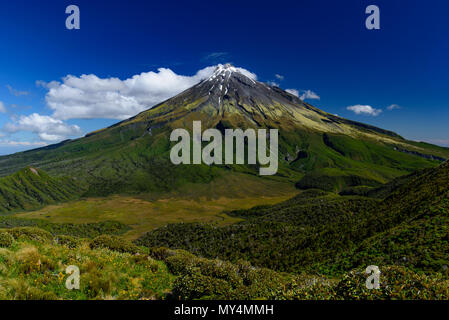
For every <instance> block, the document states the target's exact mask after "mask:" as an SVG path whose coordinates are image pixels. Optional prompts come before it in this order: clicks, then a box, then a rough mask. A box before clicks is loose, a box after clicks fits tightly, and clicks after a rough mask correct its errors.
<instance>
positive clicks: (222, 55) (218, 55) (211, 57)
mask: <svg viewBox="0 0 449 320" xmlns="http://www.w3.org/2000/svg"><path fill="white" fill-rule="evenodd" d="M229 57H230V55H229V53H228V52H212V53H209V54H207V55H206V56H205V57H204V58H203V59H204V60H208V61H212V62H215V63H217V62H225V60H227V59H229Z"/></svg>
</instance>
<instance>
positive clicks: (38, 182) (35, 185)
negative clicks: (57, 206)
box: [0, 167, 84, 213]
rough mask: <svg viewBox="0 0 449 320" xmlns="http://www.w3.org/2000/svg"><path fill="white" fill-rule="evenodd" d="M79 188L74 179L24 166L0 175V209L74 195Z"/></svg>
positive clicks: (24, 207) (22, 207) (36, 204)
mask: <svg viewBox="0 0 449 320" xmlns="http://www.w3.org/2000/svg"><path fill="white" fill-rule="evenodd" d="M83 191H84V190H83V187H82V185H81V184H80V183H78V182H77V181H76V180H74V179H71V178H68V177H63V178H53V177H50V176H49V175H48V174H46V173H45V172H43V171H42V170H37V169H34V168H32V167H29V168H25V169H22V170H20V171H19V172H17V173H15V174H13V175H10V176H7V177H4V178H0V213H4V212H8V211H15V210H30V209H35V208H38V207H40V206H42V205H45V204H51V203H55V202H61V201H67V200H71V199H75V198H76V197H77V196H79V195H80V194H81V193H83Z"/></svg>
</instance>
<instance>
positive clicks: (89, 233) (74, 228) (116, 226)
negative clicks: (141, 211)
mask: <svg viewBox="0 0 449 320" xmlns="http://www.w3.org/2000/svg"><path fill="white" fill-rule="evenodd" d="M14 227H38V228H40V229H43V230H46V231H48V232H50V233H51V234H53V235H68V236H77V237H84V238H93V237H97V236H99V235H102V234H110V235H120V234H123V233H125V232H126V231H128V230H129V229H130V228H129V227H128V226H126V225H124V224H123V223H120V222H117V221H104V222H97V223H84V224H75V223H51V222H48V221H45V220H40V219H24V218H17V217H14V216H3V217H2V216H0V228H14Z"/></svg>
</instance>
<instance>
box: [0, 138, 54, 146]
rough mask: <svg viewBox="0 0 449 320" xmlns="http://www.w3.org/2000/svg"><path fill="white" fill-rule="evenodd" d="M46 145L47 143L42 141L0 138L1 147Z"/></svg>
mask: <svg viewBox="0 0 449 320" xmlns="http://www.w3.org/2000/svg"><path fill="white" fill-rule="evenodd" d="M46 145H47V143H46V142H44V141H15V140H6V139H0V146H3V147H42V146H46Z"/></svg>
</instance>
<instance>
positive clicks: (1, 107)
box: [0, 101, 6, 113]
mask: <svg viewBox="0 0 449 320" xmlns="http://www.w3.org/2000/svg"><path fill="white" fill-rule="evenodd" d="M0 113H6V107H5V104H4V103H3V102H1V101H0Z"/></svg>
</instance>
